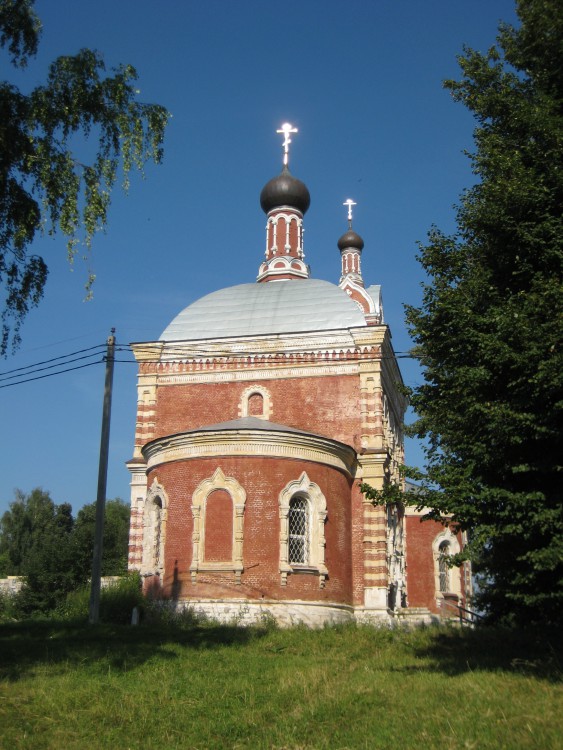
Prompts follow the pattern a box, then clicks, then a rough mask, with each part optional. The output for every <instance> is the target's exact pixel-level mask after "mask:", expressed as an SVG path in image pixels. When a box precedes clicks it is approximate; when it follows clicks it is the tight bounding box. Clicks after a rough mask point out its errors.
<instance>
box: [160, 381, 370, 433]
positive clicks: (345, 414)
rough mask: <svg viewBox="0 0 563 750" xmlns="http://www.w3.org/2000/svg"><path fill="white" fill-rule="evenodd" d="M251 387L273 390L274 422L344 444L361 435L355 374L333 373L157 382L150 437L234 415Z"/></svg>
mask: <svg viewBox="0 0 563 750" xmlns="http://www.w3.org/2000/svg"><path fill="white" fill-rule="evenodd" d="M272 377H275V371H273V372H272ZM252 385H257V386H258V385H259V386H262V387H265V388H267V389H268V391H269V392H270V393H271V413H270V420H271V421H272V422H278V423H281V424H285V425H288V426H289V427H296V428H299V429H302V430H304V431H306V432H314V433H317V434H319V435H326V436H327V437H331V438H333V439H334V440H339V441H341V442H343V443H346V444H348V445H354V441H355V440H357V437H358V436H359V435H360V433H361V430H360V410H359V403H360V391H359V378H358V376H357V375H335V376H325V377H310V378H286V379H280V380H259V381H256V382H255V383H252V381H250V382H249V381H244V382H240V383H238V382H230V383H195V384H194V383H191V384H189V385H174V386H160V387H159V388H158V391H157V405H156V411H157V415H156V428H155V434H154V437H155V438H156V437H162V436H164V435H171V434H174V433H177V432H186V431H188V430H194V429H197V428H198V427H205V426H207V425H212V424H216V423H218V422H226V421H228V420H231V419H238V417H239V404H240V401H241V396H242V393H243V391H245V390H246V389H247V388H248V387H249V386H252Z"/></svg>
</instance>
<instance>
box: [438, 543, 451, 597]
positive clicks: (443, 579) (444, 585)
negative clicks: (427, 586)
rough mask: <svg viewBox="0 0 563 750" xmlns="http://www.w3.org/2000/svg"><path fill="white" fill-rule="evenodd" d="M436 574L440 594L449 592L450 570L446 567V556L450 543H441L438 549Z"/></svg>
mask: <svg viewBox="0 0 563 750" xmlns="http://www.w3.org/2000/svg"><path fill="white" fill-rule="evenodd" d="M438 552H439V557H438V572H439V574H440V592H441V593H442V594H444V593H446V592H448V591H449V590H450V569H449V567H448V556H449V554H450V543H449V542H441V544H440V546H439V547H438Z"/></svg>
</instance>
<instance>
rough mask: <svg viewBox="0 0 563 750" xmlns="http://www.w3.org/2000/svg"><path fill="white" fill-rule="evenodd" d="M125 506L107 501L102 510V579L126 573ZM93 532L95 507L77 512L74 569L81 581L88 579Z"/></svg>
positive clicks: (126, 535) (91, 506) (90, 506)
mask: <svg viewBox="0 0 563 750" xmlns="http://www.w3.org/2000/svg"><path fill="white" fill-rule="evenodd" d="M129 516H130V508H129V505H128V504H126V503H124V502H123V500H119V499H117V498H116V499H115V500H108V501H107V502H106V506H105V517H104V543H103V555H102V575H103V576H119V575H124V574H125V573H126V572H127V556H128V551H129ZM95 528H96V503H90V504H88V505H85V506H84V507H83V508H81V509H80V510H79V511H78V514H77V516H76V521H75V524H74V530H73V549H74V555H75V565H76V567H77V568H78V570H79V571H80V573H81V575H83V577H84V579H87V578H89V577H90V574H91V570H92V555H93V552H94V533H95Z"/></svg>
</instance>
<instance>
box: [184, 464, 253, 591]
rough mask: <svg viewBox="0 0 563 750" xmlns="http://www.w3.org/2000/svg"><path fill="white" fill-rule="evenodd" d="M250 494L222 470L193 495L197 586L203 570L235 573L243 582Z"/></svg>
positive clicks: (193, 575) (193, 561) (193, 569)
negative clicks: (246, 507)
mask: <svg viewBox="0 0 563 750" xmlns="http://www.w3.org/2000/svg"><path fill="white" fill-rule="evenodd" d="M245 503H246V492H245V491H244V489H243V488H242V487H241V485H240V484H239V483H238V482H237V480H236V479H234V478H233V477H226V476H225V475H224V474H223V472H222V471H221V469H220V468H217V469H216V470H215V473H214V474H213V476H211V477H209V478H208V479H204V480H203V482H201V484H199V485H198V486H197V487H196V490H195V492H194V494H193V496H192V514H193V519H194V525H193V533H192V563H191V565H190V572H191V575H192V581H193V583H196V582H197V573H198V572H199V571H228V570H229V571H233V573H234V575H235V579H236V581H237V583H240V580H241V574H242V571H243V563H242V543H243V518H244V506H245Z"/></svg>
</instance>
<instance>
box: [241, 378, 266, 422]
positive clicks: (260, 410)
mask: <svg viewBox="0 0 563 750" xmlns="http://www.w3.org/2000/svg"><path fill="white" fill-rule="evenodd" d="M238 415H239V417H242V418H244V417H257V418H258V419H270V418H271V416H272V399H271V396H270V392H269V391H268V389H267V388H264V386H263V385H250V386H249V387H248V388H245V389H244V391H243V392H242V394H241V398H240V403H239V409H238Z"/></svg>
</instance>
